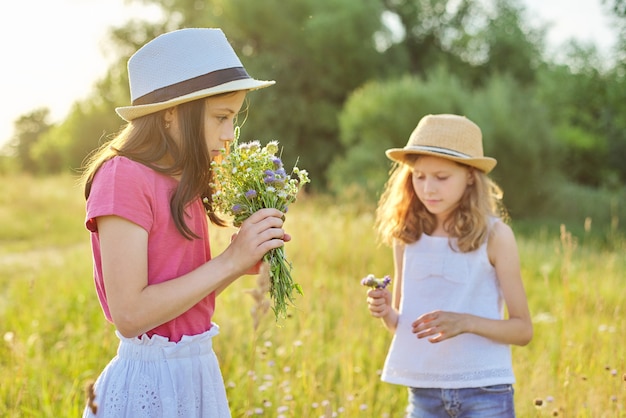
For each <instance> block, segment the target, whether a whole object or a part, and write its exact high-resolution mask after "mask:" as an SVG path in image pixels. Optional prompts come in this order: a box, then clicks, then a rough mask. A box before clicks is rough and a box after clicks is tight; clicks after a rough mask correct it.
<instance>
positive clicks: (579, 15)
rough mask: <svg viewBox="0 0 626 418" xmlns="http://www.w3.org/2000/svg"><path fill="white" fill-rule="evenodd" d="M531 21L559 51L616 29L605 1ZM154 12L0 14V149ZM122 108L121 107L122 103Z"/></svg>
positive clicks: (86, 5)
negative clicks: (111, 37) (116, 35)
mask: <svg viewBox="0 0 626 418" xmlns="http://www.w3.org/2000/svg"><path fill="white" fill-rule="evenodd" d="M524 1H525V3H526V4H527V7H528V12H529V14H530V17H531V18H533V19H537V20H536V21H533V22H532V24H533V26H535V27H536V26H538V22H543V23H546V24H550V25H551V26H550V29H549V31H548V42H549V43H550V44H551V45H553V46H554V48H557V47H558V45H559V44H561V43H562V42H564V41H565V40H567V39H570V38H572V37H574V38H576V39H580V40H582V41H589V42H594V43H595V44H596V45H598V46H599V47H600V48H602V49H603V50H608V49H609V48H610V47H611V46H612V45H613V42H614V38H615V33H616V31H615V30H612V29H611V23H610V19H609V18H607V17H606V15H605V14H604V13H603V11H602V9H601V2H602V0H524ZM158 16H159V15H158V12H157V10H156V9H155V8H146V7H145V6H135V5H133V6H128V5H125V2H124V0H26V1H20V0H13V1H10V2H8V3H7V4H6V5H4V6H3V12H2V14H1V15H0V51H1V53H2V62H3V64H2V70H1V72H0V92H2V93H1V94H2V100H1V101H0V145H1V144H3V143H4V142H5V141H7V140H8V139H9V138H10V137H11V135H12V134H13V122H14V121H15V120H16V119H17V118H18V117H20V116H21V115H23V114H26V113H28V112H30V111H32V110H34V109H36V108H39V107H48V108H49V109H50V110H51V116H52V120H51V122H59V121H61V120H62V119H63V118H64V117H65V116H66V115H67V113H68V111H69V109H70V107H71V105H72V103H73V102H75V101H76V100H79V99H81V98H83V97H85V96H87V95H88V93H89V92H90V91H91V88H92V86H93V83H94V82H95V81H96V80H97V79H99V78H101V77H102V76H103V75H104V74H105V73H106V70H107V68H108V66H109V64H110V63H111V62H112V60H113V58H114V57H112V56H108V55H107V54H106V51H105V49H103V46H102V41H103V40H104V39H105V35H106V32H107V29H108V28H109V27H111V26H119V25H121V24H123V23H125V22H126V21H127V20H129V19H130V18H132V17H142V18H146V19H149V20H155V19H157V18H158ZM121 105H123V103H122V104H121Z"/></svg>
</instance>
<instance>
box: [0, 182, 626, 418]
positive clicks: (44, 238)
mask: <svg viewBox="0 0 626 418" xmlns="http://www.w3.org/2000/svg"><path fill="white" fill-rule="evenodd" d="M83 217H84V200H83V198H82V191H81V190H80V188H79V187H77V184H76V179H75V178H72V177H70V176H60V177H51V178H41V179H35V178H31V177H27V176H19V175H18V176H4V177H0V416H2V417H9V418H12V417H76V416H80V414H81V412H82V409H83V406H84V398H85V395H84V388H85V386H86V384H87V383H88V382H90V381H93V380H94V379H95V378H96V377H97V375H98V373H99V372H100V371H101V370H102V368H103V367H104V366H105V365H106V364H107V362H108V361H109V360H110V358H111V357H113V356H114V355H115V352H116V348H117V340H116V337H115V336H114V332H113V328H112V326H111V325H110V324H108V323H106V321H105V320H104V317H103V315H102V313H101V310H100V306H99V305H98V301H97V297H96V293H95V289H94V286H93V279H92V264H91V254H90V249H89V236H88V233H87V231H86V230H85V229H84V227H83ZM622 222H626V220H622ZM372 223H373V211H372V208H371V207H370V208H366V209H364V208H363V207H358V206H356V205H348V204H345V205H338V204H335V203H334V202H332V201H329V200H326V199H324V198H304V199H302V200H300V201H299V202H298V203H297V204H295V205H294V206H292V207H291V208H290V211H289V215H288V221H287V223H286V229H287V230H288V232H289V233H290V234H291V235H292V236H293V241H292V242H291V243H288V244H287V254H288V257H289V259H290V261H291V262H292V263H293V271H292V274H293V276H294V278H295V280H296V281H297V282H298V283H300V284H301V285H302V287H303V289H304V293H305V294H304V296H301V297H298V299H297V306H296V307H294V308H291V309H290V311H291V317H290V318H288V319H287V320H285V321H282V322H281V323H279V324H276V323H275V321H274V318H273V314H272V312H271V311H270V312H268V313H267V314H266V315H265V316H263V317H257V318H256V319H259V320H260V322H259V325H258V327H257V328H256V329H255V328H254V322H253V320H254V318H253V315H252V314H251V313H250V311H251V309H252V308H253V307H254V300H253V298H252V297H251V296H250V295H249V294H247V293H246V290H248V289H252V288H254V287H255V286H256V279H255V277H254V276H246V277H243V278H242V279H240V280H238V281H237V282H235V284H234V285H233V286H231V287H230V288H229V289H228V290H227V291H225V292H224V293H223V294H222V295H221V296H220V297H219V298H218V305H217V311H216V316H215V318H214V320H215V322H217V323H218V324H219V325H220V328H221V332H220V335H219V336H218V337H217V338H215V339H214V347H215V350H216V352H217V355H218V358H219V359H220V363H221V367H222V373H223V375H224V380H225V382H226V385H227V391H228V396H229V400H230V405H231V409H232V413H233V416H234V417H244V416H260V417H261V416H263V417H281V416H282V417H298V418H306V417H335V416H337V417H401V416H402V415H403V410H404V408H405V405H406V389H405V388H403V387H400V386H395V385H390V384H387V383H383V382H381V381H380V378H379V374H380V370H381V368H382V365H383V361H384V359H385V355H386V351H387V348H388V345H389V343H390V341H391V335H390V334H389V333H388V332H386V331H385V329H384V328H383V326H382V324H381V323H379V322H378V321H376V320H374V319H372V318H371V317H370V316H369V312H368V310H367V308H366V304H365V289H364V288H362V287H361V286H360V284H359V281H360V279H361V278H362V277H364V276H366V275H367V274H368V273H373V274H375V275H376V276H379V277H380V276H383V275H384V274H391V273H392V260H391V251H390V250H389V249H388V248H386V247H380V246H378V245H377V244H376V242H375V237H374V234H373V230H372ZM514 227H515V225H514ZM524 230H525V231H526V230H532V231H534V232H533V233H532V234H527V235H526V234H524V235H521V234H518V244H519V250H520V256H521V259H522V266H523V267H522V268H523V277H524V280H525V283H526V289H527V292H528V297H529V303H530V308H531V311H532V313H533V318H534V324H535V336H534V339H533V341H532V342H531V343H530V344H529V345H528V346H526V347H513V356H514V368H515V372H516V375H517V384H516V385H515V393H516V395H515V399H516V407H517V412H518V416H519V417H551V416H560V417H594V418H595V417H626V348H625V345H626V320H625V314H626V312H624V309H626V277H625V276H626V275H625V272H626V256H625V254H626V241H625V240H624V238H623V237H621V238H620V237H619V236H617V237H615V236H613V237H612V239H611V243H610V244H611V245H608V246H607V245H602V246H600V245H593V244H592V243H591V240H584V239H578V238H574V237H572V235H571V234H570V232H569V230H570V228H569V226H567V225H566V226H565V228H563V229H559V226H556V227H545V228H539V227H537V228H525V229H524ZM232 232H233V231H232V230H231V229H215V228H213V229H212V233H213V235H212V237H213V242H212V246H213V251H214V252H218V251H220V250H221V249H222V248H224V246H225V245H226V243H227V242H228V240H229V237H230V234H231V233H232Z"/></svg>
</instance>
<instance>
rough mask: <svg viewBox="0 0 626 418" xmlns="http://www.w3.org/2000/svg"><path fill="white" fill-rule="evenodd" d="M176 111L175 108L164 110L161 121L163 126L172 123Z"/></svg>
mask: <svg viewBox="0 0 626 418" xmlns="http://www.w3.org/2000/svg"><path fill="white" fill-rule="evenodd" d="M176 109H177V108H176V106H174V107H170V108H169V109H165V112H164V114H163V121H164V122H165V124H170V123H172V122H173V121H174V119H175V118H176Z"/></svg>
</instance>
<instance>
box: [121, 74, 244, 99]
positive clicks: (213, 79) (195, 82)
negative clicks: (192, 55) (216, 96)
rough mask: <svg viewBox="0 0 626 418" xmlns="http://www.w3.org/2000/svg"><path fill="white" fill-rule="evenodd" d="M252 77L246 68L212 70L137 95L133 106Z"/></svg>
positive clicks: (173, 97)
mask: <svg viewBox="0 0 626 418" xmlns="http://www.w3.org/2000/svg"><path fill="white" fill-rule="evenodd" d="M245 78H250V76H249V75H248V73H247V72H246V70H245V68H243V67H233V68H225V69H223V70H217V71H212V72H210V73H207V74H203V75H200V76H198V77H194V78H190V79H189V80H184V81H180V82H178V83H175V84H172V85H169V86H165V87H161V88H160V89H156V90H154V91H151V92H150V93H147V94H144V95H143V96H141V97H137V98H136V99H135V100H133V103H132V104H133V106H138V105H147V104H152V103H160V102H166V101H168V100H171V99H175V98H177V97H181V96H184V95H186V94H190V93H193V92H196V91H200V90H204V89H208V88H211V87H216V86H219V85H221V84H224V83H228V82H229V81H235V80H242V79H245Z"/></svg>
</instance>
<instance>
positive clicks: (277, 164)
mask: <svg viewBox="0 0 626 418" xmlns="http://www.w3.org/2000/svg"><path fill="white" fill-rule="evenodd" d="M272 163H273V164H274V167H276V168H282V166H283V162H282V161H281V160H280V158H278V157H272Z"/></svg>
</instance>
